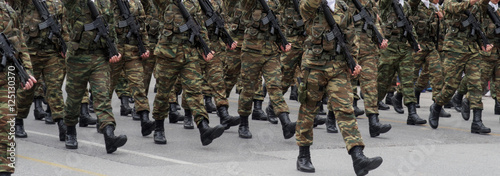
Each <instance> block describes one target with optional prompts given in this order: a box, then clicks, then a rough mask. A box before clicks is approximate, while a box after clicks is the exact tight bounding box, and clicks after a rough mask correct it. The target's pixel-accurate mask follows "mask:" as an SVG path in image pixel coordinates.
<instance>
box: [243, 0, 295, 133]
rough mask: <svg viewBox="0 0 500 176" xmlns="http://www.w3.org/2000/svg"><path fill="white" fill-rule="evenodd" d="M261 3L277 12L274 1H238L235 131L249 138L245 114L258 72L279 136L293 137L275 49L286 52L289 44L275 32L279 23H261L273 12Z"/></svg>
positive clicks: (249, 108)
mask: <svg viewBox="0 0 500 176" xmlns="http://www.w3.org/2000/svg"><path fill="white" fill-rule="evenodd" d="M261 3H268V4H269V5H266V6H269V8H270V9H272V11H274V12H279V6H280V5H279V2H278V1H277V0H270V1H264V0H261V1H250V0H242V1H241V7H242V9H243V12H242V13H243V14H242V17H241V20H242V23H243V25H245V26H246V29H245V36H244V41H243V46H242V49H241V50H242V51H243V53H242V54H241V78H242V80H241V83H242V84H243V90H242V92H241V94H240V98H239V101H238V114H239V115H240V118H241V125H240V129H239V130H238V133H239V136H240V137H241V138H251V137H252V133H251V132H250V130H249V128H248V116H249V115H250V113H251V110H252V100H253V97H254V95H255V92H256V90H255V89H256V86H255V85H258V84H257V82H258V78H259V76H260V75H261V74H262V76H264V80H265V84H266V88H267V91H268V92H269V97H270V99H271V107H272V108H273V114H274V112H276V114H277V115H278V118H279V120H280V121H281V126H282V130H283V136H284V138H285V139H289V138H291V137H292V136H293V131H294V129H295V122H293V123H292V122H290V118H289V117H288V114H289V111H288V105H287V104H286V102H285V100H284V98H283V94H282V91H281V70H280V68H281V65H280V62H279V60H278V59H279V58H278V57H279V51H278V50H281V51H284V52H288V51H289V50H290V49H291V44H290V43H285V42H284V41H285V38H284V36H279V35H278V33H280V31H276V30H281V29H279V28H277V27H279V26H274V27H272V26H271V25H272V23H273V22H269V23H267V24H264V23H263V22H262V20H263V19H265V18H267V16H266V15H274V14H272V12H269V11H264V10H263V9H264V7H263V5H262V4H261ZM271 28H273V30H275V31H274V32H275V35H273V34H271V30H272V29H271ZM277 38H279V39H280V40H281V42H278V43H279V44H275V40H276V39H277ZM278 45H279V46H278ZM264 95H265V94H264ZM268 118H269V114H268Z"/></svg>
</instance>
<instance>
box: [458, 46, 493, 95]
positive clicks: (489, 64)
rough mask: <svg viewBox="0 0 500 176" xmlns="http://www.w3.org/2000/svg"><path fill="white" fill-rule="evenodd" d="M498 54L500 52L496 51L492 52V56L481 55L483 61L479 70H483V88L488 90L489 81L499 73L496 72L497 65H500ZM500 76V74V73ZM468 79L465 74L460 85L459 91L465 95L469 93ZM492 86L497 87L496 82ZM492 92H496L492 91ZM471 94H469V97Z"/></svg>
mask: <svg viewBox="0 0 500 176" xmlns="http://www.w3.org/2000/svg"><path fill="white" fill-rule="evenodd" d="M498 56H499V54H498V53H496V52H492V53H491V56H481V63H480V65H479V70H481V90H486V88H487V86H488V81H490V80H492V79H495V77H496V76H497V75H495V74H496V71H495V70H496V67H498ZM499 76H500V75H499ZM467 79H468V76H467V75H465V77H463V79H462V81H461V82H460V85H459V86H458V89H457V92H458V93H460V94H462V95H465V94H467V92H468V91H467V82H468V81H467ZM491 85H493V86H492V87H495V86H494V84H491ZM491 93H494V91H492V92H491ZM468 96H470V95H467V97H468Z"/></svg>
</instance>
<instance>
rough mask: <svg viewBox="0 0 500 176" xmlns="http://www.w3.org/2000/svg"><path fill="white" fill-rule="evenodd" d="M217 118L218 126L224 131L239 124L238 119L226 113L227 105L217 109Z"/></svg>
mask: <svg viewBox="0 0 500 176" xmlns="http://www.w3.org/2000/svg"><path fill="white" fill-rule="evenodd" d="M217 116H219V117H220V124H222V125H223V126H224V129H226V130H227V129H229V128H230V127H232V126H236V125H239V124H240V118H239V117H235V116H230V115H229V113H228V112H227V105H223V106H220V107H218V108H217Z"/></svg>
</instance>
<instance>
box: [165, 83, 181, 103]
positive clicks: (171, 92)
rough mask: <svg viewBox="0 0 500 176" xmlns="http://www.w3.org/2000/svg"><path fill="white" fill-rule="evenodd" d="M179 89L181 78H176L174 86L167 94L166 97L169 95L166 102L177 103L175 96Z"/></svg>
mask: <svg viewBox="0 0 500 176" xmlns="http://www.w3.org/2000/svg"><path fill="white" fill-rule="evenodd" d="M181 90H182V83H181V79H179V78H176V79H175V85H174V88H173V89H172V90H171V91H170V93H169V95H168V97H169V98H168V102H169V103H178V102H179V100H178V99H177V97H178V95H177V93H178V92H180V91H181Z"/></svg>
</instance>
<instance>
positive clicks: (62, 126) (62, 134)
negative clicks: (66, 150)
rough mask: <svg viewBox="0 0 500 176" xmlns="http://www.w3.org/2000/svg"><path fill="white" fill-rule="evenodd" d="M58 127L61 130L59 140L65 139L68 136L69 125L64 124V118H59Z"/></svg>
mask: <svg viewBox="0 0 500 176" xmlns="http://www.w3.org/2000/svg"><path fill="white" fill-rule="evenodd" d="M56 121H57V129H58V130H59V141H64V140H65V138H66V131H67V129H68V128H67V127H66V124H64V119H62V118H61V119H57V120H56Z"/></svg>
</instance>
